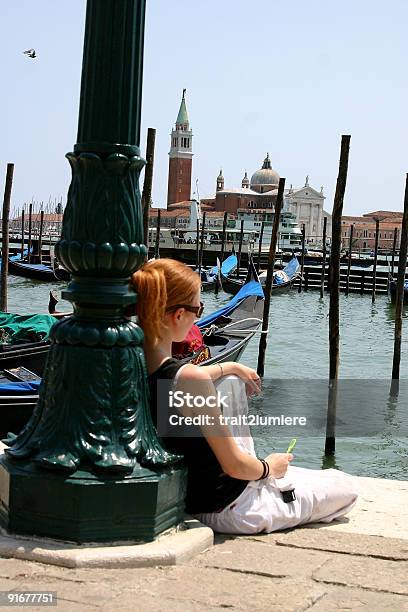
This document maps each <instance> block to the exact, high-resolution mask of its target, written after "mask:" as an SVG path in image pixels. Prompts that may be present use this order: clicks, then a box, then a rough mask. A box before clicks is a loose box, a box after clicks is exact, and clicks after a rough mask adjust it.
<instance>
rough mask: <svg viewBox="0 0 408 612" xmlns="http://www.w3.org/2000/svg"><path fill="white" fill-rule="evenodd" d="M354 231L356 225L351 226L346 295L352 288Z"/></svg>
mask: <svg viewBox="0 0 408 612" xmlns="http://www.w3.org/2000/svg"><path fill="white" fill-rule="evenodd" d="M353 231H354V225H351V226H350V240H349V254H348V261H347V279H346V295H348V294H349V288H350V269H351V256H352V253H353Z"/></svg>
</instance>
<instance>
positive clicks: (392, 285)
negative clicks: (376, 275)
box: [388, 276, 408, 304]
mask: <svg viewBox="0 0 408 612" xmlns="http://www.w3.org/2000/svg"><path fill="white" fill-rule="evenodd" d="M388 292H389V295H390V299H391V303H392V304H395V300H396V298H397V281H396V280H395V279H394V278H392V277H391V276H390V278H389V281H388ZM403 301H404V303H405V304H408V280H406V281H405V282H404V300H403Z"/></svg>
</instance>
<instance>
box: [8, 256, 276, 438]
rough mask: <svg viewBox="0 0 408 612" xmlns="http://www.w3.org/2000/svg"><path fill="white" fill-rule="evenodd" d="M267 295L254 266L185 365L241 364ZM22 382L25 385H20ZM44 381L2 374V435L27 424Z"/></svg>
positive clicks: (208, 323) (206, 324)
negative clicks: (240, 361)
mask: <svg viewBox="0 0 408 612" xmlns="http://www.w3.org/2000/svg"><path fill="white" fill-rule="evenodd" d="M263 304H264V295H263V289H262V287H261V285H260V283H259V280H258V277H257V274H256V270H255V268H254V266H253V264H251V265H250V267H249V269H248V275H247V279H246V282H245V284H244V285H243V286H242V287H241V289H240V291H239V292H238V293H237V295H235V296H234V297H233V298H232V299H231V300H230V301H229V302H228V303H227V304H225V306H223V307H221V308H220V309H218V310H216V311H215V312H213V313H211V314H209V315H208V316H206V317H203V318H202V319H200V320H199V321H198V322H197V326H198V327H199V328H200V331H201V333H202V335H203V340H204V346H203V347H201V348H200V349H199V350H197V351H195V352H193V353H191V354H190V355H186V356H185V357H183V358H182V359H181V362H182V363H195V364H197V365H212V364H216V363H223V362H225V361H237V360H238V359H239V358H240V357H241V355H242V353H243V352H244V350H245V348H246V347H247V345H248V343H249V341H250V340H251V338H253V336H254V334H255V333H256V332H257V331H258V329H259V327H260V325H261V323H262V313H263ZM20 383H21V384H20ZM39 384H40V378H39V377H38V376H35V374H33V375H32V377H31V378H30V372H27V371H26V370H25V369H24V368H17V370H14V372H13V371H12V372H11V373H10V370H9V372H5V371H3V372H0V434H1V436H2V437H4V436H5V435H6V434H7V432H9V431H14V432H18V431H19V430H20V429H21V428H22V427H23V426H24V425H25V423H26V422H27V420H28V418H29V417H30V416H31V413H32V411H33V409H34V406H35V404H36V403H37V400H38V386H39Z"/></svg>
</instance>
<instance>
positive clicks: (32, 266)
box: [9, 258, 70, 282]
mask: <svg viewBox="0 0 408 612" xmlns="http://www.w3.org/2000/svg"><path fill="white" fill-rule="evenodd" d="M9 274H14V275H15V276H23V277H24V278H31V279H33V280H40V281H48V282H55V281H56V280H69V278H70V276H69V273H68V272H67V271H66V270H64V268H61V267H58V268H56V269H55V270H54V268H53V267H52V266H50V265H49V264H42V263H41V264H40V263H28V262H26V261H13V260H12V259H11V258H9Z"/></svg>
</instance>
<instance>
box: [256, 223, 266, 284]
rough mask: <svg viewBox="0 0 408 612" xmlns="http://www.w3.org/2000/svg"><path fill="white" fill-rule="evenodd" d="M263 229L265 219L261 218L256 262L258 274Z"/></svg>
mask: <svg viewBox="0 0 408 612" xmlns="http://www.w3.org/2000/svg"><path fill="white" fill-rule="evenodd" d="M264 229H265V219H263V220H262V222H261V232H260V234H259V245H258V263H257V270H258V274H259V271H260V269H261V254H262V242H263V235H264Z"/></svg>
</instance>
